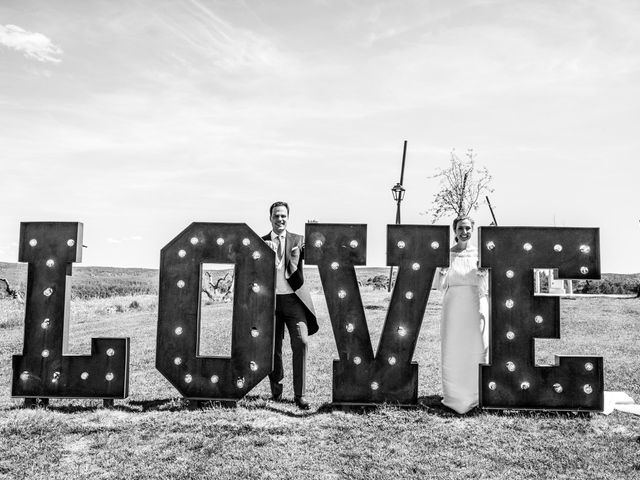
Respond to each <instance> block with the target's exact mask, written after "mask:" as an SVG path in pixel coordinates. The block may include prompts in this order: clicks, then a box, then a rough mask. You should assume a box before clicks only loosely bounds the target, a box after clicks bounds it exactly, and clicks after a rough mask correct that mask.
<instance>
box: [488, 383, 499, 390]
mask: <svg viewBox="0 0 640 480" xmlns="http://www.w3.org/2000/svg"><path fill="white" fill-rule="evenodd" d="M496 387H497V385H496V382H489V390H495V389H496Z"/></svg>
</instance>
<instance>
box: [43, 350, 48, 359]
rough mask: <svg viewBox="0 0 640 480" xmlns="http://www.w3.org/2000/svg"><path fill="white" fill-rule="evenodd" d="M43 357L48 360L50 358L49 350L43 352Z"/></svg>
mask: <svg viewBox="0 0 640 480" xmlns="http://www.w3.org/2000/svg"><path fill="white" fill-rule="evenodd" d="M41 355H42V357H43V358H47V357H48V356H49V350H46V349H45V350H42V353H41Z"/></svg>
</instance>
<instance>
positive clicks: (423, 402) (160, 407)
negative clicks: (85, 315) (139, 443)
mask: <svg viewBox="0 0 640 480" xmlns="http://www.w3.org/2000/svg"><path fill="white" fill-rule="evenodd" d="M88 402H92V404H70V405H69V404H67V405H64V404H61V405H57V404H49V405H46V404H39V405H37V406H36V407H31V408H42V409H46V410H49V411H52V412H58V413H66V414H76V413H87V412H96V411H101V410H103V411H108V410H112V411H119V412H125V413H145V412H180V411H188V410H194V411H195V410H211V409H227V410H233V409H235V408H245V409H247V410H265V411H269V412H273V413H276V414H279V415H282V416H285V417H290V418H305V417H313V416H315V415H318V414H326V413H332V412H335V411H341V412H345V413H350V414H354V415H363V414H364V415H366V414H369V413H375V412H379V411H382V410H385V409H398V410H418V411H424V413H426V414H428V415H434V416H438V417H442V418H474V417H479V416H482V415H490V416H494V417H521V418H533V419H535V418H539V419H566V420H573V419H587V420H590V419H591V418H592V417H593V415H594V413H595V412H589V411H553V410H515V409H502V410H500V409H495V410H494V409H485V410H483V409H481V408H480V407H475V408H473V409H472V410H470V411H469V412H467V413H464V414H459V413H457V412H455V411H454V410H451V409H450V408H448V407H446V406H444V405H443V404H442V397H441V396H440V395H428V396H423V397H419V398H418V403H417V404H416V405H397V404H393V403H384V404H366V405H356V404H349V405H345V404H333V403H322V404H320V406H319V407H318V408H317V409H314V408H311V409H310V410H300V409H299V408H298V407H297V406H296V405H295V403H294V402H293V400H288V399H287V400H280V401H277V402H276V401H273V400H271V399H270V398H265V397H261V396H257V395H247V396H245V397H244V398H242V399H241V400H239V401H238V402H235V401H230V402H224V401H215V400H198V401H194V400H189V399H185V398H181V397H171V398H158V399H151V400H130V401H127V400H124V401H123V403H115V404H114V405H113V406H111V407H105V406H103V405H102V403H96V402H97V400H88ZM100 402H101V401H100ZM25 408H28V407H25V406H24V404H21V405H20V404H18V405H13V406H11V407H10V408H9V410H20V409H25ZM639 438H640V437H639Z"/></svg>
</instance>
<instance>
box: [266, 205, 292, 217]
mask: <svg viewBox="0 0 640 480" xmlns="http://www.w3.org/2000/svg"><path fill="white" fill-rule="evenodd" d="M276 207H285V208H286V209H287V215H289V204H288V203H287V202H273V203H272V204H271V206H270V207H269V216H271V215H273V209H274V208H276Z"/></svg>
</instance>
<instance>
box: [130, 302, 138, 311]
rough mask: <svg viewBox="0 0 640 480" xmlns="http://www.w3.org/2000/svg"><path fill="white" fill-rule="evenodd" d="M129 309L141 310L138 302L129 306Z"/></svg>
mask: <svg viewBox="0 0 640 480" xmlns="http://www.w3.org/2000/svg"><path fill="white" fill-rule="evenodd" d="M129 308H130V309H132V310H137V309H139V308H140V303H139V302H138V301H137V300H134V301H133V302H131V303H130V304H129Z"/></svg>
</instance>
